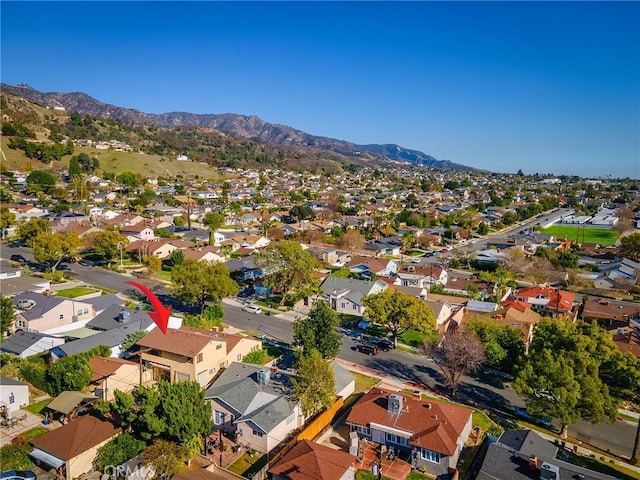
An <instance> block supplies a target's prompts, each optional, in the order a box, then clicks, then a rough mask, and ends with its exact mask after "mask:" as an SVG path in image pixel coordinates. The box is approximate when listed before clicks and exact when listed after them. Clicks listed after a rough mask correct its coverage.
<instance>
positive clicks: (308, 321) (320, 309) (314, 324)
mask: <svg viewBox="0 0 640 480" xmlns="http://www.w3.org/2000/svg"><path fill="white" fill-rule="evenodd" d="M339 325H340V318H339V316H338V313H337V312H336V311H335V310H332V309H331V307H330V306H329V304H328V303H327V302H324V301H316V302H314V303H313V306H312V307H311V311H310V312H309V315H308V317H307V318H299V319H297V320H296V321H295V323H294V324H293V341H294V343H295V344H297V345H300V346H302V353H303V354H304V355H308V354H309V353H310V352H311V351H312V350H317V351H318V352H320V355H321V356H322V358H325V359H326V358H333V357H335V356H336V354H337V353H338V351H339V350H340V345H341V344H342V342H341V341H340V335H339V334H338V332H336V328H337V327H338V326H339Z"/></svg>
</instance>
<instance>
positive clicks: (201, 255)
mask: <svg viewBox="0 0 640 480" xmlns="http://www.w3.org/2000/svg"><path fill="white" fill-rule="evenodd" d="M183 252H184V258H185V260H186V259H188V258H191V259H193V260H195V261H197V262H210V263H222V262H224V261H226V260H227V256H226V255H225V254H224V253H223V252H222V250H220V248H219V247H214V246H206V247H197V248H190V249H188V250H183Z"/></svg>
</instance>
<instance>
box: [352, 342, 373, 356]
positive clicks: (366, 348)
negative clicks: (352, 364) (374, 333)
mask: <svg viewBox="0 0 640 480" xmlns="http://www.w3.org/2000/svg"><path fill="white" fill-rule="evenodd" d="M356 350H357V351H359V352H360V353H366V354H367V355H377V354H378V347H376V346H375V345H371V344H368V343H362V344H360V345H356Z"/></svg>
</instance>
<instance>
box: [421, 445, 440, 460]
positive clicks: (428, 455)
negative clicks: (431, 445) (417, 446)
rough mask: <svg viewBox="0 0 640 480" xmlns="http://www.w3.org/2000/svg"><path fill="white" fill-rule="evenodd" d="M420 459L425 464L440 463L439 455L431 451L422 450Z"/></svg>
mask: <svg viewBox="0 0 640 480" xmlns="http://www.w3.org/2000/svg"><path fill="white" fill-rule="evenodd" d="M421 456H422V459H423V460H426V461H427V462H433V463H440V454H439V453H437V452H432V451H431V450H425V449H424V448H423V449H422V454H421Z"/></svg>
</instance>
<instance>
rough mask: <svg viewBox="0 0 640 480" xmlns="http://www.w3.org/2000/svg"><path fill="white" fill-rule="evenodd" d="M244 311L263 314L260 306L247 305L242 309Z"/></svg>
mask: <svg viewBox="0 0 640 480" xmlns="http://www.w3.org/2000/svg"><path fill="white" fill-rule="evenodd" d="M242 310H243V311H245V312H248V313H255V314H258V313H262V308H260V307H259V306H258V305H245V306H244V307H242Z"/></svg>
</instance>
